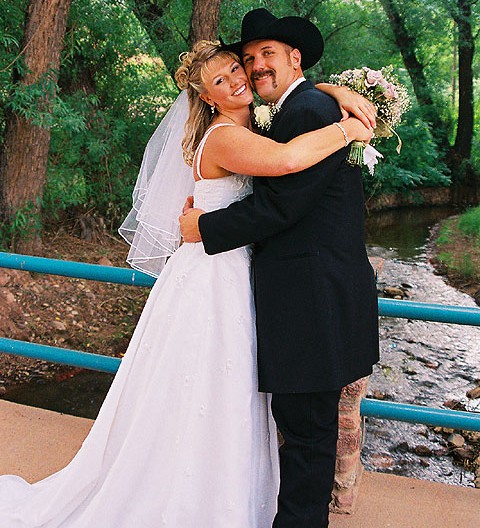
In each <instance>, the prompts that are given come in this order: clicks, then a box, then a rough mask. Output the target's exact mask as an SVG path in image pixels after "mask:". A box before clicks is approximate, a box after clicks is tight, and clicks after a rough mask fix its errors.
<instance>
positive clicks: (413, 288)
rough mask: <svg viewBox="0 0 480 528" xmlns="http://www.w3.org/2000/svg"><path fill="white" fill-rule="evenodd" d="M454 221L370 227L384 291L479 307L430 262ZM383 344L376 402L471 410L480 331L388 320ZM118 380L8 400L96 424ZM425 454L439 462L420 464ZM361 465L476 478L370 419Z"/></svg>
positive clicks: (420, 432) (372, 388)
mask: <svg viewBox="0 0 480 528" xmlns="http://www.w3.org/2000/svg"><path fill="white" fill-rule="evenodd" d="M451 214H453V211H452V210H451V209H447V208H408V209H400V210H395V211H389V212H386V213H381V214H375V215H373V216H370V217H369V218H368V219H367V244H368V249H369V254H370V255H371V256H376V257H382V258H383V259H385V260H384V264H383V267H382V270H381V272H380V274H379V279H378V281H379V283H378V286H379V289H383V287H384V286H399V285H402V284H403V285H404V287H405V288H406V289H407V290H408V292H409V295H410V297H409V298H410V299H411V300H415V301H420V302H433V303H443V304H450V305H465V306H474V302H473V300H472V299H471V298H470V297H469V296H467V295H464V294H462V293H459V292H458V291H456V290H455V289H453V288H451V287H450V286H448V285H446V284H445V282H444V281H443V280H442V278H441V277H438V276H436V275H435V274H434V273H433V269H432V267H431V265H430V264H429V263H428V259H427V257H426V254H425V251H426V250H425V247H426V241H427V238H428V235H429V230H430V227H431V226H432V225H434V224H435V223H436V222H438V221H439V220H440V219H442V218H445V217H447V216H450V215H451ZM380 344H381V360H380V362H379V364H378V365H377V366H376V367H375V370H374V373H373V375H372V377H371V379H370V384H369V389H368V395H369V396H372V397H382V398H384V399H388V400H392V401H397V402H402V403H413V404H419V405H429V406H436V407H441V406H442V405H443V403H444V402H445V401H446V400H457V401H460V402H463V403H466V404H468V402H467V399H466V397H465V393H466V391H467V390H468V389H470V388H472V387H473V386H474V384H475V382H476V380H478V379H479V378H480V360H479V349H480V328H474V327H468V326H461V325H445V324H440V323H427V322H422V321H410V320H407V319H392V318H381V322H380ZM112 379H113V376H111V375H108V374H102V373H97V372H90V371H85V372H83V373H81V374H78V375H76V376H74V377H72V378H70V379H66V380H64V381H61V382H57V383H45V384H43V385H42V384H30V385H27V386H22V387H19V388H18V389H17V390H16V391H11V392H10V393H9V394H8V396H7V398H8V399H9V400H12V401H16V402H18V403H24V404H27V405H34V406H37V407H44V408H47V409H52V410H55V411H59V412H64V413H68V414H74V415H78V416H85V417H89V418H94V417H95V416H96V415H97V413H98V409H99V407H100V405H101V403H102V401H103V399H104V397H105V394H106V392H107V391H108V388H109V386H110V383H111V381H112ZM477 402H478V400H477ZM479 406H480V405H479ZM472 410H475V409H473V408H472ZM477 410H480V409H477ZM419 449H423V450H424V451H425V450H426V449H428V450H430V452H431V453H433V454H432V455H430V456H419V455H418V454H416V452H415V451H417V452H418V450H419ZM362 459H363V463H364V465H365V466H366V468H367V469H370V470H374V471H384V472H390V473H395V474H400V475H405V476H412V477H417V478H424V479H429V480H433V481H436V482H446V483H451V484H457V485H464V486H472V485H473V474H472V473H471V472H468V471H465V470H464V469H463V468H462V467H461V466H459V465H456V464H454V463H453V460H452V457H451V456H448V455H447V454H446V442H445V438H444V436H442V435H441V434H439V433H436V432H434V431H433V429H432V428H429V427H426V426H421V425H411V424H406V423H402V422H394V421H385V420H379V419H373V418H369V419H367V420H366V424H365V445H364V449H363V455H362Z"/></svg>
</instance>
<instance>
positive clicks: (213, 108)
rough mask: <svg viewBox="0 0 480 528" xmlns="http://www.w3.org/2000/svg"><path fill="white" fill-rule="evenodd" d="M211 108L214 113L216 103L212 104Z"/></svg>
mask: <svg viewBox="0 0 480 528" xmlns="http://www.w3.org/2000/svg"><path fill="white" fill-rule="evenodd" d="M210 110H211V111H212V114H214V113H215V105H212V106H211V107H210Z"/></svg>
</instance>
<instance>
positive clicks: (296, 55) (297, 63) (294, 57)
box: [290, 48, 302, 70]
mask: <svg viewBox="0 0 480 528" xmlns="http://www.w3.org/2000/svg"><path fill="white" fill-rule="evenodd" d="M290 60H291V61H292V66H293V69H294V70H298V69H299V68H300V67H301V65H302V54H301V53H300V50H299V49H297V48H293V49H292V51H291V52H290Z"/></svg>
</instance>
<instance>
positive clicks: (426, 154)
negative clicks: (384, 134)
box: [364, 111, 450, 196]
mask: <svg viewBox="0 0 480 528" xmlns="http://www.w3.org/2000/svg"><path fill="white" fill-rule="evenodd" d="M398 134H399V136H400V137H401V139H402V143H403V146H402V150H401V153H400V155H398V154H397V152H396V147H397V139H396V138H395V137H392V138H390V139H388V140H385V139H383V140H380V141H379V143H378V144H377V145H376V148H377V150H379V151H380V152H381V153H382V154H383V156H384V158H383V159H381V160H380V161H379V163H378V165H377V167H376V169H375V175H374V176H371V175H370V174H369V173H368V171H367V170H364V174H365V188H366V193H367V195H370V196H373V195H378V194H382V193H393V192H399V191H408V190H413V189H415V188H416V187H438V186H445V185H449V183H450V178H449V175H448V169H447V167H446V166H445V164H444V163H442V162H441V161H440V160H439V159H438V153H437V151H436V145H435V142H434V140H433V139H432V135H431V132H430V130H429V128H428V126H427V125H426V124H425V122H424V121H422V119H421V118H420V117H419V115H418V113H417V112H414V111H410V112H408V113H407V115H406V117H405V120H404V123H403V124H402V125H401V126H400V127H398ZM432 160H435V163H432Z"/></svg>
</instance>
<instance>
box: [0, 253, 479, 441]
mask: <svg viewBox="0 0 480 528" xmlns="http://www.w3.org/2000/svg"><path fill="white" fill-rule="evenodd" d="M0 267H4V268H11V269H18V270H25V271H34V272H39V273H49V274H53V275H63V276H67V277H76V278H82V279H89V280H96V281H103V282H112V283H117V284H128V285H131V286H147V287H148V286H152V285H153V284H154V282H155V279H154V278H153V277H150V276H149V275H146V274H145V273H141V272H139V271H135V270H131V269H128V268H115V267H112V266H100V265H97V264H85V263H81V262H69V261H62V260H56V259H47V258H41V257H30V256H27V255H17V254H13V253H1V252H0ZM378 308H379V313H380V315H382V316H384V317H400V318H408V319H420V320H423V321H433V322H440V323H453V324H462V325H473V326H480V308H473V307H467V306H445V305H441V304H429V303H418V302H411V301H400V300H396V299H379V300H378ZM0 352H4V353H6V354H14V355H21V356H27V357H31V358H35V359H42V360H45V361H51V362H54V363H62V364H64V365H70V366H74V367H81V368H86V369H92V370H98V371H101V372H109V373H115V372H116V371H117V369H118V367H119V366H120V362H121V360H120V359H119V358H113V357H108V356H102V355H99V354H92V353H87V352H80V351H78V350H69V349H63V348H58V347H52V346H47V345H40V344H36V343H27V342H25V341H17V340H15V339H8V338H0ZM360 412H361V414H362V415H363V416H372V417H376V418H384V419H388V420H397V421H403V422H410V423H421V424H425V425H433V426H439V427H449V428H452V429H462V430H470V431H480V413H473V412H465V411H454V410H451V409H439V408H432V407H422V406H419V405H410V404H402V403H396V402H386V401H380V400H374V399H363V400H362V403H361V406H360Z"/></svg>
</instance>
